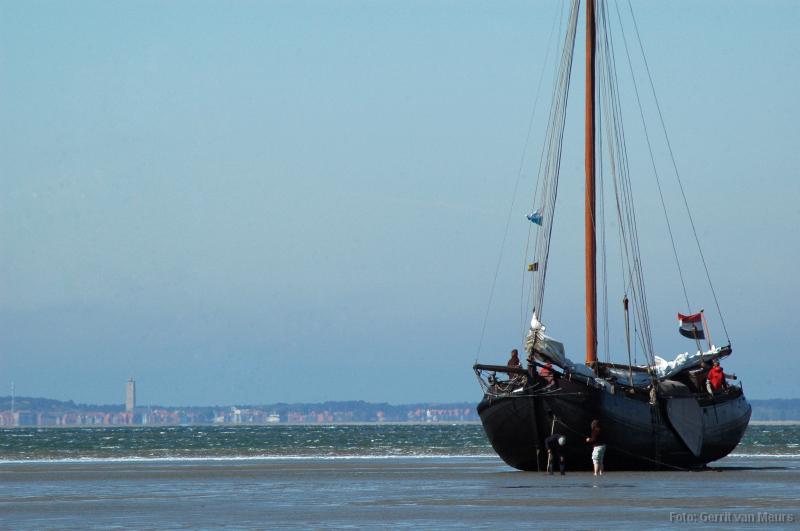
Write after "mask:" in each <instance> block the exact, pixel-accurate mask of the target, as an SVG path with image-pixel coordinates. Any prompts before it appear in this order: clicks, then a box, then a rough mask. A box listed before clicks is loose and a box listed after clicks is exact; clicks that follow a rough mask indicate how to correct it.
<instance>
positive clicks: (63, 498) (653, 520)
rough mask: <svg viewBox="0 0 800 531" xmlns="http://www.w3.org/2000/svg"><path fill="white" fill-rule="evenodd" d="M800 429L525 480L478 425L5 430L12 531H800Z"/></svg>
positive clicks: (0, 455) (2, 501)
mask: <svg viewBox="0 0 800 531" xmlns="http://www.w3.org/2000/svg"><path fill="white" fill-rule="evenodd" d="M799 438H800V426H774V425H769V426H765V425H752V426H751V427H750V428H749V429H748V431H747V433H746V435H745V437H744V440H743V441H742V444H741V445H740V446H739V447H738V448H737V449H736V451H735V452H734V454H732V455H731V456H729V457H727V458H724V459H722V460H720V461H718V462H717V463H714V466H713V467H712V468H711V469H709V470H705V471H700V472H687V471H662V472H608V473H606V474H605V475H604V476H602V477H594V476H593V475H592V474H591V473H590V472H573V471H570V470H569V464H568V467H567V474H566V475H565V476H560V475H555V476H548V475H547V474H544V473H538V472H520V471H517V470H514V469H512V468H510V467H508V466H507V465H505V464H504V463H503V462H502V461H501V460H500V459H499V458H498V457H497V456H496V455H495V454H494V452H493V451H492V450H491V447H490V446H489V445H488V443H487V441H486V436H485V434H484V433H483V430H482V428H481V426H479V425H439V424H436V425H358V426H356V425H351V426H286V425H278V426H260V427H255V426H242V427H235V428H232V427H206V426H194V427H189V426H186V427H172V428H161V427H150V428H140V427H131V428H80V429H73V428H49V429H36V428H23V429H8V430H0V529H36V530H38V529H219V528H233V529H386V528H390V529H492V530H494V529H498V528H504V529H541V528H548V529H624V530H637V531H638V530H639V529H674V528H675V527H676V526H683V525H685V524H687V523H691V526H692V527H701V528H707V529H719V528H726V529H729V528H731V529H737V528H761V527H763V526H764V525H765V524H769V528H770V529H797V528H798V525H800V501H799V500H798V496H797V485H798V484H800V450H798V445H797V443H798V439H799Z"/></svg>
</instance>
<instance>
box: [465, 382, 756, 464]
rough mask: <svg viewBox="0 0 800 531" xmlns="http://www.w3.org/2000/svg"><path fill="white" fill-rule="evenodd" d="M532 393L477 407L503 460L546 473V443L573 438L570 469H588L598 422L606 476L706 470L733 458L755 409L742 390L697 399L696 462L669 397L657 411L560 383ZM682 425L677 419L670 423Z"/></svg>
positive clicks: (637, 398) (640, 401)
mask: <svg viewBox="0 0 800 531" xmlns="http://www.w3.org/2000/svg"><path fill="white" fill-rule="evenodd" d="M539 389H540V390H539V391H538V392H534V390H533V389H532V388H529V389H525V390H524V391H523V392H520V393H516V394H514V393H512V394H507V395H503V396H490V395H486V396H484V399H483V400H482V401H481V403H480V404H479V405H478V414H479V415H480V417H481V421H482V423H483V428H484V430H485V431H486V435H487V436H488V438H489V441H490V442H491V444H492V447H493V448H494V449H495V451H496V452H497V454H498V455H499V456H500V457H501V458H502V459H503V461H505V462H506V463H507V464H509V465H510V466H512V467H514V468H517V469H520V470H545V468H546V462H547V452H546V450H545V449H544V438H545V437H547V436H548V435H550V434H551V433H561V434H563V435H565V436H566V437H567V445H566V446H565V447H564V450H563V453H564V455H565V456H566V460H567V467H568V469H570V470H578V469H581V470H590V469H591V467H592V463H591V447H590V446H589V445H588V444H587V443H585V439H586V437H588V435H589V426H590V424H591V421H592V420H593V419H599V420H600V423H601V426H602V430H603V435H604V442H605V443H606V445H607V450H606V455H605V460H604V465H605V468H606V469H607V470H636V469H691V468H700V467H703V466H704V465H706V464H707V463H709V462H711V461H715V460H717V459H720V458H722V457H724V456H726V455H727V454H729V453H730V452H731V451H732V450H733V449H734V448H735V447H736V445H737V444H739V441H740V440H741V438H742V435H744V431H745V429H746V428H747V424H748V422H749V420H750V413H751V408H750V405H749V404H748V403H747V401H746V400H745V398H744V396H743V394H742V392H741V390H740V389H738V388H733V389H731V390H729V391H728V392H726V393H725V394H723V395H718V396H717V397H714V398H711V397H708V396H703V395H696V396H695V399H694V400H695V401H696V402H697V403H698V405H699V407H700V412H699V413H698V418H699V419H702V421H701V424H702V427H701V428H699V429H700V430H701V434H702V445H701V447H700V451H699V452H698V453H699V455H695V454H694V453H693V452H692V451H691V450H690V449H689V447H688V446H687V444H685V443H684V441H683V440H682V438H681V436H680V434H679V433H678V431H677V430H676V426H675V425H674V423H673V422H672V421H671V420H670V418H669V415H668V411H667V404H668V401H669V400H670V399H669V398H665V397H659V399H658V400H657V401H656V403H655V404H653V405H651V404H650V400H649V397H648V396H643V395H630V394H627V393H623V392H617V393H614V394H612V393H610V392H609V391H608V390H604V389H597V388H594V387H590V386H588V385H587V384H586V383H582V382H577V381H570V380H567V379H562V380H560V382H559V384H558V388H557V389H555V390H550V391H547V390H545V391H541V388H539ZM672 419H673V420H676V417H675V415H673V417H672Z"/></svg>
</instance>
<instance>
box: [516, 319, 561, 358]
mask: <svg viewBox="0 0 800 531" xmlns="http://www.w3.org/2000/svg"><path fill="white" fill-rule="evenodd" d="M544 331H545V327H544V325H543V324H542V323H540V322H539V319H537V318H536V312H533V317H531V329H530V330H529V331H528V335H527V336H526V337H525V351H526V352H527V353H528V354H533V355H534V356H535V357H537V358H539V359H544V360H546V361H551V362H553V363H555V364H556V365H558V366H559V367H566V366H567V357H566V355H565V354H564V343H561V342H560V341H556V340H555V339H553V338H552V337H548V336H546V335H544Z"/></svg>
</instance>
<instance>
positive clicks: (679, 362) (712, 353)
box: [653, 345, 722, 379]
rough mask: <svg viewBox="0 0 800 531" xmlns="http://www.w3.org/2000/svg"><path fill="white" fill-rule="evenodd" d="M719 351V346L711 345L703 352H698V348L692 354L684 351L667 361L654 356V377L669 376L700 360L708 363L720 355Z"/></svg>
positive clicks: (697, 365)
mask: <svg viewBox="0 0 800 531" xmlns="http://www.w3.org/2000/svg"><path fill="white" fill-rule="evenodd" d="M721 351H722V349H721V348H719V347H715V346H713V345H712V346H711V350H707V351H705V352H700V351H699V350H698V351H697V352H695V353H694V354H689V353H688V352H684V353H683V354H678V355H677V356H676V357H675V359H674V360H672V361H667V360H665V359H663V358H659V357H658V356H656V357H655V360H656V363H655V365H653V369H655V372H656V377H658V378H659V379H661V378H669V377H670V376H673V375H675V374H678V373H679V372H681V371H683V370H686V369H692V368H694V367H699V366H700V363H701V362H706V363H710V362H711V360H713V359H714V358H718V357H720V356H719V354H720V352H721Z"/></svg>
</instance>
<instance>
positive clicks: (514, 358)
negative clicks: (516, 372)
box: [506, 349, 520, 376]
mask: <svg viewBox="0 0 800 531" xmlns="http://www.w3.org/2000/svg"><path fill="white" fill-rule="evenodd" d="M506 365H507V366H508V368H509V369H519V368H520V363H519V352H517V349H514V350H512V351H511V359H509V360H508V363H506ZM509 376H511V374H510V373H509Z"/></svg>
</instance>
